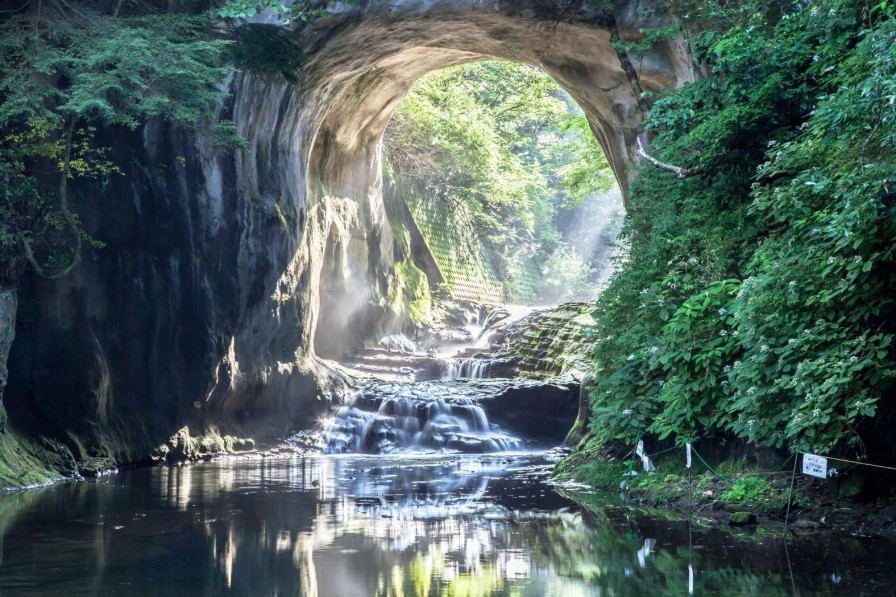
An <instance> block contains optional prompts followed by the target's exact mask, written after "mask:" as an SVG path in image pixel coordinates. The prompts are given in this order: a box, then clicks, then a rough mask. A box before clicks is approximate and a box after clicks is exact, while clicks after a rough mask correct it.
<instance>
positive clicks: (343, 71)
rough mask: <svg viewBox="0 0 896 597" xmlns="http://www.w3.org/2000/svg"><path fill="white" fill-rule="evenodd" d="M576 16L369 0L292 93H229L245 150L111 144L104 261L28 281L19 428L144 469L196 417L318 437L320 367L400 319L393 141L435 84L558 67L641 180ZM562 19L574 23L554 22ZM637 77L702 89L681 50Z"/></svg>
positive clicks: (258, 89) (629, 100) (15, 411)
mask: <svg viewBox="0 0 896 597" xmlns="http://www.w3.org/2000/svg"><path fill="white" fill-rule="evenodd" d="M559 5H562V6H564V7H566V8H563V9H562V10H561V9H560V8H557V6H559ZM569 5H570V3H558V5H553V4H551V3H531V2H491V1H478V0H477V1H472V0H452V1H442V0H428V1H399V0H393V1H378V2H374V1H370V2H361V3H359V4H358V5H357V6H351V7H346V8H345V11H344V12H343V13H341V14H338V15H336V16H333V17H328V18H326V19H321V20H319V21H317V22H316V23H315V24H314V26H313V27H312V28H310V29H307V30H304V31H301V32H294V35H295V37H296V39H297V41H298V43H299V44H300V45H301V46H302V47H303V48H304V49H305V50H306V52H307V53H308V54H309V56H310V57H311V59H310V61H309V63H308V64H307V65H306V66H305V67H303V69H302V72H300V73H298V74H297V79H296V81H295V82H288V81H286V80H284V79H279V78H271V77H269V78H264V77H259V76H253V75H250V74H246V73H237V74H235V75H234V77H233V78H232V79H231V80H230V81H228V82H227V84H228V86H229V91H230V93H231V99H230V101H229V103H228V106H226V107H225V109H223V110H222V116H226V117H232V118H233V119H234V120H235V121H236V123H237V127H238V132H239V134H240V135H242V136H244V137H245V138H246V139H247V142H248V143H247V147H246V148H245V149H243V150H240V151H238V152H233V153H216V152H214V151H212V150H211V149H210V148H209V147H208V145H207V144H206V143H205V142H204V141H203V139H201V138H199V139H196V138H194V137H192V136H190V135H185V134H183V133H182V132H179V131H177V130H172V129H170V128H168V127H164V126H160V125H158V124H150V125H148V126H146V127H144V128H143V129H141V130H140V131H138V132H136V133H131V132H128V131H104V132H103V133H102V134H103V135H104V136H105V138H104V139H101V141H103V142H105V143H108V144H111V145H112V146H113V148H114V151H113V157H114V159H115V161H116V162H117V163H118V164H119V167H121V169H122V170H123V172H124V173H125V176H123V177H115V178H113V179H112V181H111V182H110V183H109V184H108V185H107V186H105V187H102V188H100V187H99V186H85V185H83V184H82V185H80V186H79V187H76V188H74V189H73V193H74V194H75V195H76V197H75V199H74V203H75V206H76V208H77V210H78V213H80V214H81V216H82V219H83V221H84V222H85V226H86V228H87V229H88V231H89V232H90V233H91V234H93V235H94V236H96V237H97V238H98V239H100V240H102V241H104V242H106V247H105V248H104V249H101V250H96V251H93V250H91V251H90V253H89V254H87V255H86V256H85V259H84V262H83V264H82V265H80V266H79V267H78V268H77V270H75V272H73V273H72V274H71V275H69V276H68V277H67V278H65V279H63V280H60V281H56V282H52V283H50V282H45V281H42V280H38V279H36V278H34V277H30V276H26V278H25V279H24V281H23V284H22V287H21V288H20V296H19V298H20V304H19V322H18V326H17V333H16V340H15V343H14V344H13V351H12V355H11V358H10V363H9V365H10V375H9V386H8V388H7V391H6V397H5V402H6V405H7V408H8V410H9V411H10V417H11V418H13V419H14V420H19V421H25V420H27V421H31V422H33V424H34V425H36V426H38V427H40V428H41V429H42V430H48V431H51V432H52V431H55V432H56V434H57V435H58V436H59V437H63V438H64V437H66V435H67V434H69V433H70V434H73V435H74V436H77V437H79V438H81V441H82V442H83V443H84V444H85V446H86V447H87V449H88V450H94V449H107V450H113V451H115V452H116V453H117V456H119V457H121V458H125V459H128V458H139V457H142V456H144V455H146V454H148V453H149V451H150V450H151V449H152V448H153V447H154V446H157V445H158V444H159V442H160V441H162V440H164V439H165V438H167V437H168V436H169V435H170V434H171V432H172V430H174V429H178V428H179V427H181V426H182V425H184V424H187V423H189V424H190V425H191V426H195V425H199V426H203V425H208V424H211V423H213V422H214V423H216V424H219V425H222V429H225V430H226V429H228V428H230V427H239V428H240V430H241V432H245V433H255V434H280V433H285V432H286V431H288V430H289V429H294V428H295V427H297V426H301V425H304V424H308V423H309V422H310V421H311V420H312V419H313V418H315V417H316V416H317V415H318V414H319V413H320V412H322V410H323V408H324V407H325V406H326V398H327V397H328V396H332V395H334V392H336V390H337V389H338V388H336V387H335V386H334V385H332V383H331V381H330V380H331V379H332V376H329V375H328V372H327V370H326V368H325V366H324V365H323V364H322V363H321V361H319V360H318V359H317V358H316V354H317V353H322V354H326V355H329V356H334V355H338V354H341V353H343V352H344V351H345V350H347V349H350V348H352V347H354V346H356V345H358V344H360V343H361V342H362V341H363V340H364V339H366V338H376V337H382V336H383V335H386V334H388V333H391V332H392V331H395V330H396V329H397V328H398V327H400V326H401V325H402V323H403V322H402V321H400V319H398V318H396V317H395V316H392V315H390V313H387V312H384V311H382V310H381V309H379V308H378V307H376V306H375V305H376V304H378V303H380V302H381V301H379V299H380V298H381V297H384V296H387V295H388V294H389V292H390V285H391V284H392V283H393V282H392V280H394V276H393V275H392V274H393V270H392V266H393V263H394V261H395V259H396V258H399V257H400V255H396V249H395V244H394V242H393V239H392V233H391V229H390V225H389V221H388V220H387V218H386V213H385V210H384V206H383V195H382V178H381V139H382V134H383V131H384V129H385V127H386V125H387V123H388V121H389V119H390V117H391V115H392V112H393V110H394V109H395V108H396V106H397V105H398V104H399V102H400V101H401V99H402V97H403V96H404V94H405V93H406V91H407V90H408V89H409V88H410V86H411V85H412V84H413V82H414V81H415V80H416V79H417V78H418V77H420V76H422V75H423V74H425V73H426V72H429V71H431V70H434V69H438V68H442V67H446V66H450V65H454V64H459V63H463V62H469V61H475V60H484V59H493V58H496V59H509V60H518V61H524V62H528V63H532V64H535V65H537V66H540V67H542V68H543V69H544V70H546V71H547V72H549V73H550V74H551V75H552V76H553V77H555V78H556V79H557V81H558V82H559V83H560V84H561V85H563V86H564V87H565V88H566V89H567V90H568V91H569V92H570V94H571V95H572V96H573V97H574V98H575V99H576V101H578V102H579V104H580V105H581V106H582V108H583V109H584V110H585V112H586V114H587V115H588V117H589V119H590V120H591V123H592V126H593V130H594V132H595V135H596V136H597V138H598V140H599V141H600V143H601V145H602V146H603V147H604V149H605V151H606V152H607V155H608V157H609V160H610V163H611V164H612V166H613V168H614V170H615V172H616V174H617V176H618V178H619V180H620V183H621V185H622V186H623V188H625V187H626V186H627V182H628V176H629V172H628V170H627V168H628V166H630V165H631V164H632V163H633V162H634V161H635V153H634V142H635V139H636V135H637V131H638V126H639V123H640V119H641V111H640V108H639V107H638V101H637V98H636V97H635V94H634V92H633V91H632V87H631V85H630V83H629V81H628V79H627V78H626V76H625V74H624V72H623V70H622V68H621V66H620V61H619V58H618V56H617V54H616V52H615V51H614V50H613V48H612V47H611V45H610V34H609V32H608V30H607V28H606V27H605V26H604V25H601V23H600V19H599V18H598V17H597V15H595V14H592V13H590V12H588V9H587V8H585V9H583V10H581V11H580V10H578V9H575V10H569ZM583 6H590V4H588V3H583ZM644 8H645V3H644V2H631V1H620V2H617V10H616V11H615V16H616V22H617V23H618V28H619V31H620V35H621V36H622V38H623V39H633V38H635V37H639V36H640V34H639V33H637V31H638V29H639V28H642V27H650V26H657V25H660V24H661V22H660V21H658V20H656V18H655V17H651V18H650V19H649V20H648V19H645V18H644V17H637V16H635V10H636V9H639V10H641V11H642V12H639V13H638V14H643V9H644ZM560 16H562V17H563V18H565V19H567V20H568V21H569V22H556V21H555V20H551V19H552V18H556V17H560ZM272 26H278V25H272ZM639 67H640V68H639V70H640V79H641V86H642V88H643V89H644V90H657V89H659V88H663V87H669V86H678V85H681V84H682V83H683V82H685V81H687V80H690V79H691V78H692V77H693V74H692V73H691V71H690V67H689V60H688V56H687V54H686V51H685V48H684V45H683V44H682V43H681V42H680V41H669V42H661V43H660V44H658V45H657V47H656V49H655V50H654V51H652V52H650V53H648V54H647V56H645V57H644V59H643V60H642V61H640V63H639ZM320 397H323V398H325V399H324V400H320V399H319V398H320ZM251 422H255V423H251ZM253 425H254V427H253ZM228 426H229V427H228ZM69 437H71V435H69ZM85 438H87V439H85ZM88 439H89V441H87V440H88Z"/></svg>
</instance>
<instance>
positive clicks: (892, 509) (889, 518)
mask: <svg viewBox="0 0 896 597" xmlns="http://www.w3.org/2000/svg"><path fill="white" fill-rule="evenodd" d="M880 517H881V518H882V519H883V520H885V521H886V522H896V504H893V505H892V506H887V507H886V508H883V509H882V510H881V511H880Z"/></svg>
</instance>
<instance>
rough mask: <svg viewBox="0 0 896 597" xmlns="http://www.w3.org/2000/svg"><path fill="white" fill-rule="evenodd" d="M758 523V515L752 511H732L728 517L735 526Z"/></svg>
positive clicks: (729, 522)
mask: <svg viewBox="0 0 896 597" xmlns="http://www.w3.org/2000/svg"><path fill="white" fill-rule="evenodd" d="M756 523H757V519H756V515H755V514H753V513H752V512H732V513H731V517H730V518H729V519H728V524H729V525H730V526H733V527H743V526H750V525H754V524H756Z"/></svg>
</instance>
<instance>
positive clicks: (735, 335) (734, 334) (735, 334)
mask: <svg viewBox="0 0 896 597" xmlns="http://www.w3.org/2000/svg"><path fill="white" fill-rule="evenodd" d="M734 315H735V316H737V313H735V314H734ZM731 335H732V336H734V337H735V338H737V337H738V336H740V332H738V331H737V330H734V331H733V332H731Z"/></svg>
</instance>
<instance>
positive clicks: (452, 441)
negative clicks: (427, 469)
mask: <svg viewBox="0 0 896 597" xmlns="http://www.w3.org/2000/svg"><path fill="white" fill-rule="evenodd" d="M405 392H406V393H405V394H404V395H396V396H390V397H382V396H376V395H370V394H367V393H363V392H362V393H360V394H359V395H358V396H357V397H356V399H355V403H354V404H353V405H351V406H344V407H342V408H341V409H340V410H339V411H338V412H337V413H336V416H335V417H334V418H333V419H331V420H329V421H328V422H327V424H326V425H325V432H326V443H327V448H326V450H327V452H330V453H343V452H365V453H373V454H382V453H390V452H396V451H402V450H417V451H419V450H426V449H429V450H456V451H459V452H468V453H482V452H508V451H514V450H519V449H520V448H522V441H521V440H520V439H519V438H516V437H513V436H511V435H508V434H506V433H504V432H502V431H500V430H499V429H498V428H497V426H495V425H492V424H490V423H489V421H488V417H487V416H486V414H485V411H483V410H482V408H481V407H480V406H479V405H478V404H476V403H475V401H473V400H471V399H469V398H461V397H454V398H450V399H445V398H433V397H429V396H422V395H420V394H419V392H416V393H415V392H414V388H413V386H412V385H408V386H406V387H405Z"/></svg>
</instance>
